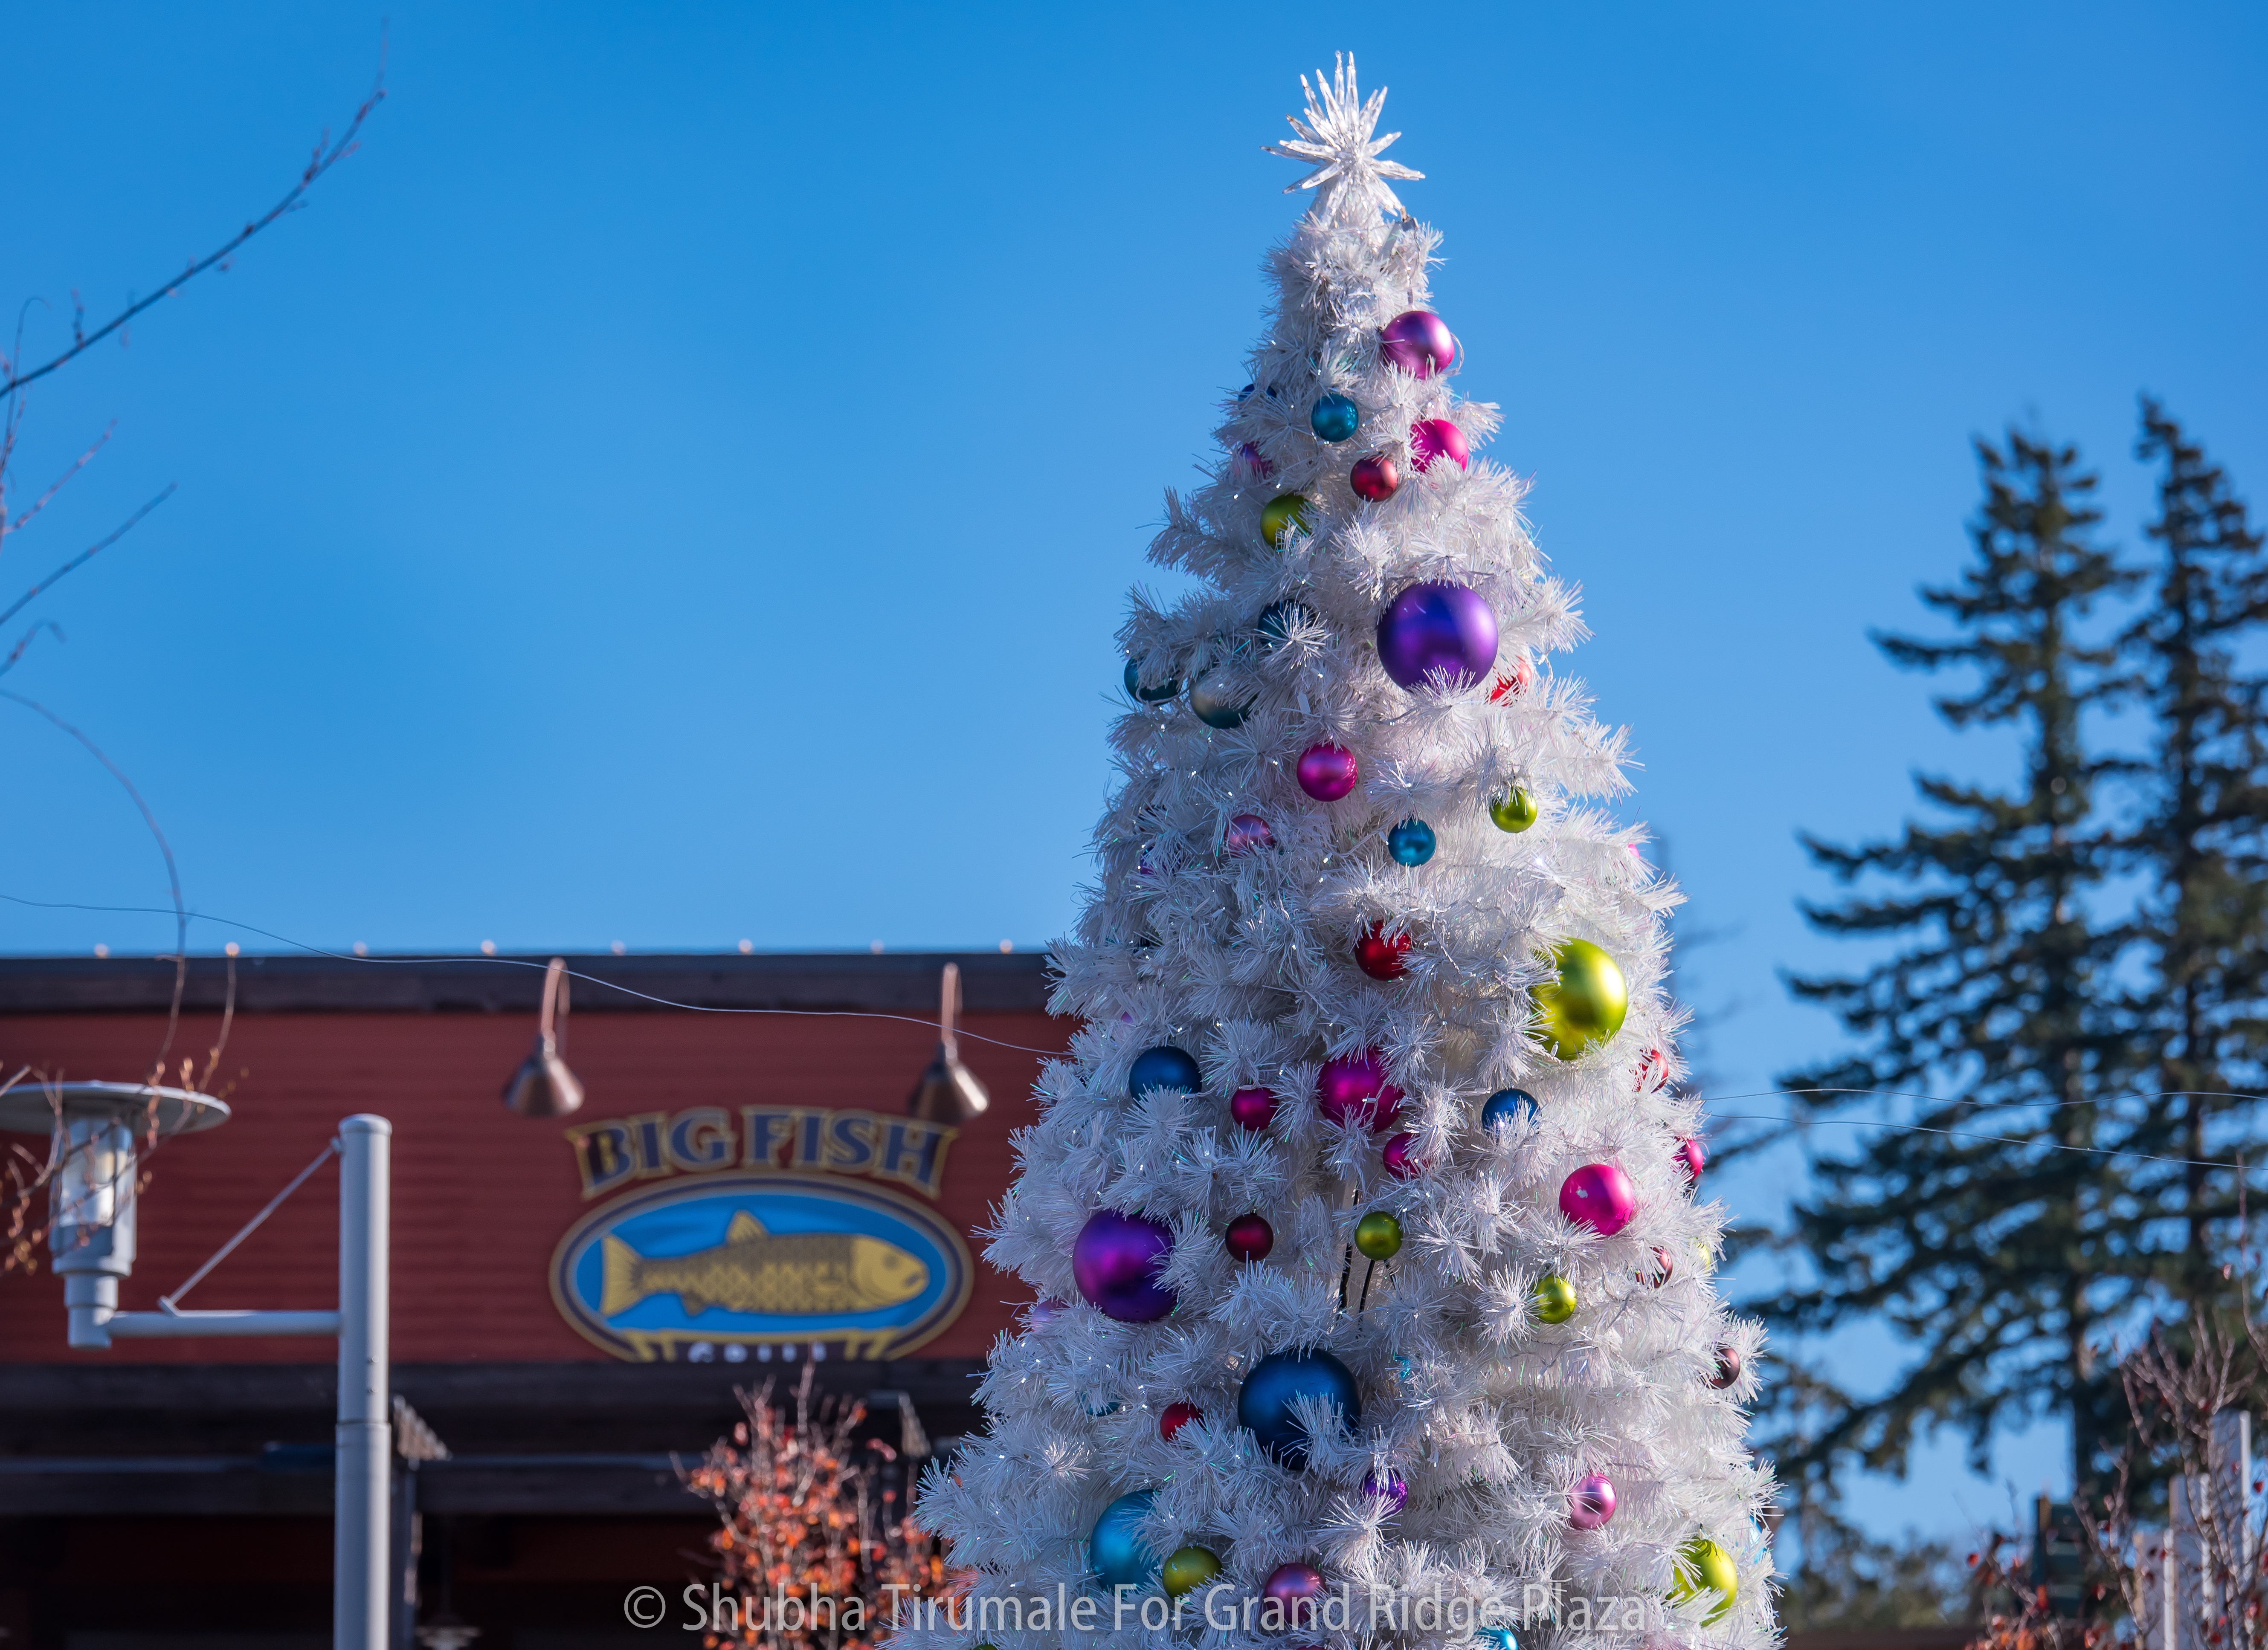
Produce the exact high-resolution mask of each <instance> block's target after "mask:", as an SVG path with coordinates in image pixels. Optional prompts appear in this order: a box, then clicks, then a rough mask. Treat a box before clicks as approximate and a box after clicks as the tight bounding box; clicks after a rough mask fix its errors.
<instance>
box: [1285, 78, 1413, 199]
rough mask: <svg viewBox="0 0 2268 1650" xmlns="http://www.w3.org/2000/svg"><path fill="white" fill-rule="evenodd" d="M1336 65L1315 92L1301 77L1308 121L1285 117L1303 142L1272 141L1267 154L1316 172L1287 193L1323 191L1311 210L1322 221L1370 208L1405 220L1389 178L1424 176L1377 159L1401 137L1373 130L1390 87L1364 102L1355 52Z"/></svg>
mask: <svg viewBox="0 0 2268 1650" xmlns="http://www.w3.org/2000/svg"><path fill="white" fill-rule="evenodd" d="M1335 61H1336V62H1337V71H1336V72H1335V73H1334V74H1333V75H1332V76H1331V77H1330V78H1329V80H1325V79H1324V78H1323V72H1322V70H1320V69H1319V70H1316V71H1315V85H1314V87H1312V88H1311V87H1309V85H1308V84H1307V76H1305V75H1301V76H1300V91H1302V92H1306V93H1307V119H1306V120H1304V121H1303V120H1301V119H1300V117H1299V116H1298V115H1296V114H1289V115H1286V116H1285V117H1284V118H1285V120H1287V121H1290V122H1291V123H1292V130H1293V131H1294V132H1297V133H1298V134H1299V137H1298V140H1297V141H1295V142H1292V143H1270V144H1269V145H1267V147H1266V150H1265V152H1266V153H1268V154H1270V155H1281V156H1283V157H1284V158H1285V159H1286V160H1303V161H1306V162H1307V164H1308V165H1311V166H1313V167H1314V171H1313V172H1309V173H1308V174H1307V176H1306V177H1304V178H1302V179H1300V181H1299V182H1297V183H1294V184H1291V185H1288V186H1287V187H1285V191H1284V193H1285V194H1292V192H1293V191H1295V190H1299V189H1317V190H1320V191H1322V193H1321V194H1318V195H1317V196H1316V197H1315V204H1314V207H1312V208H1311V209H1310V211H1311V212H1312V214H1313V216H1314V217H1315V218H1317V219H1318V220H1319V221H1322V222H1324V223H1329V222H1331V221H1333V220H1335V219H1340V218H1343V217H1345V216H1350V215H1351V214H1355V213H1359V212H1361V211H1362V210H1364V209H1368V210H1371V211H1373V212H1379V213H1382V214H1384V215H1386V216H1390V217H1400V216H1403V211H1402V202H1401V201H1400V200H1399V199H1398V198H1397V197H1396V196H1395V193H1394V191H1393V190H1391V189H1389V188H1388V187H1386V180H1388V178H1422V177H1424V176H1425V173H1424V172H1412V171H1410V168H1409V167H1407V166H1404V165H1399V164H1397V163H1396V162H1394V161H1391V160H1381V159H1380V158H1378V156H1379V152H1380V151H1381V150H1383V149H1384V148H1385V147H1386V146H1387V145H1388V143H1392V142H1393V141H1394V140H1395V138H1397V137H1399V136H1402V134H1401V133H1399V132H1388V134H1387V135H1386V136H1383V137H1373V136H1371V130H1372V128H1374V127H1375V126H1376V125H1377V124H1378V116H1379V112H1380V111H1381V110H1382V109H1383V108H1385V106H1386V92H1385V89H1384V88H1382V87H1381V89H1380V90H1378V91H1377V92H1373V93H1372V94H1371V98H1370V101H1369V102H1367V103H1365V102H1364V101H1362V99H1361V94H1360V93H1359V92H1356V90H1355V84H1354V55H1353V54H1352V53H1351V52H1341V53H1339V54H1338V55H1337V59H1336V60H1335Z"/></svg>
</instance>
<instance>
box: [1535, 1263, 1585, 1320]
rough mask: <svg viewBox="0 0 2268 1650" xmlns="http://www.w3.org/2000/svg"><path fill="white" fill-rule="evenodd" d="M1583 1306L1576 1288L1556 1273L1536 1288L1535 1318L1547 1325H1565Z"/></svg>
mask: <svg viewBox="0 0 2268 1650" xmlns="http://www.w3.org/2000/svg"><path fill="white" fill-rule="evenodd" d="M1581 1304H1582V1302H1581V1301H1580V1299H1579V1298H1578V1296H1577V1295H1576V1294H1575V1286H1574V1285H1573V1284H1572V1283H1570V1282H1569V1281H1568V1280H1566V1279H1565V1278H1563V1277H1561V1276H1560V1275H1559V1274H1558V1273H1557V1272H1553V1273H1552V1274H1551V1275H1550V1277H1548V1278H1545V1279H1543V1280H1542V1281H1541V1282H1539V1283H1538V1284H1537V1285H1536V1286H1535V1316H1538V1317H1540V1318H1542V1319H1543V1321H1544V1322H1545V1323H1547V1324H1564V1323H1565V1322H1566V1321H1567V1320H1568V1319H1569V1318H1571V1317H1572V1316H1575V1309H1576V1308H1577V1307H1578V1306H1580V1305H1581Z"/></svg>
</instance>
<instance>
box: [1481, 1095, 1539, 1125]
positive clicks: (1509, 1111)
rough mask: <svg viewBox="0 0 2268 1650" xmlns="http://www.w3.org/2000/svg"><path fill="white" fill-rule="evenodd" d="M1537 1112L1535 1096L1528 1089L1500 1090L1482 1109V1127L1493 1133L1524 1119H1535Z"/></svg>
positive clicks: (1490, 1097)
mask: <svg viewBox="0 0 2268 1650" xmlns="http://www.w3.org/2000/svg"><path fill="white" fill-rule="evenodd" d="M1535 1110H1536V1108H1535V1096H1534V1095H1532V1094H1530V1093H1528V1090H1527V1089H1498V1090H1497V1091H1496V1092H1495V1093H1494V1094H1492V1095H1491V1096H1489V1097H1488V1104H1486V1105H1484V1106H1483V1107H1482V1108H1481V1126H1482V1127H1483V1128H1484V1129H1489V1130H1491V1131H1493V1130H1496V1129H1501V1128H1508V1127H1510V1126H1512V1125H1513V1124H1514V1123H1517V1122H1520V1121H1521V1119H1523V1118H1528V1119H1533V1118H1535Z"/></svg>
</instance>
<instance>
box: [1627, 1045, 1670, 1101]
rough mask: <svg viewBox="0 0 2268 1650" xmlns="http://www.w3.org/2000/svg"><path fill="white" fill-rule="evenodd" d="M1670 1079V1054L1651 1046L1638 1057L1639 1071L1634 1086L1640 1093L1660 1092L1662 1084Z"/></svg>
mask: <svg viewBox="0 0 2268 1650" xmlns="http://www.w3.org/2000/svg"><path fill="white" fill-rule="evenodd" d="M1668 1081H1669V1056H1668V1054H1666V1053H1664V1052H1662V1051H1661V1050H1660V1049H1658V1048H1650V1049H1648V1050H1646V1052H1645V1053H1643V1054H1641V1055H1639V1056H1638V1071H1637V1074H1636V1075H1635V1076H1634V1078H1633V1080H1632V1082H1633V1087H1634V1089H1635V1090H1636V1092H1638V1093H1639V1094H1660V1093H1661V1089H1662V1085H1663V1084H1665V1083H1667V1082H1668Z"/></svg>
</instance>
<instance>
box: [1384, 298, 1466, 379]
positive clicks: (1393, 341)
mask: <svg viewBox="0 0 2268 1650" xmlns="http://www.w3.org/2000/svg"><path fill="white" fill-rule="evenodd" d="M1378 353H1379V354H1380V355H1381V356H1385V357H1386V358H1387V360H1388V361H1390V362H1392V363H1394V364H1395V366H1397V367H1399V368H1401V369H1402V370H1403V371H1404V372H1406V373H1408V374H1409V375H1410V377H1411V378H1436V377H1438V376H1440V374H1442V373H1445V372H1447V371H1448V370H1450V369H1451V368H1452V367H1454V366H1455V365H1456V364H1457V340H1456V335H1455V334H1453V333H1452V332H1450V330H1449V323H1448V322H1447V321H1445V320H1443V319H1441V318H1440V316H1438V315H1436V314H1434V313H1433V312H1432V311H1431V310H1404V311H1403V312H1402V313H1401V314H1399V315H1397V316H1395V318H1394V319H1392V320H1390V321H1388V322H1387V323H1386V325H1385V326H1383V327H1382V328H1381V329H1380V331H1379V334H1378Z"/></svg>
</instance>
